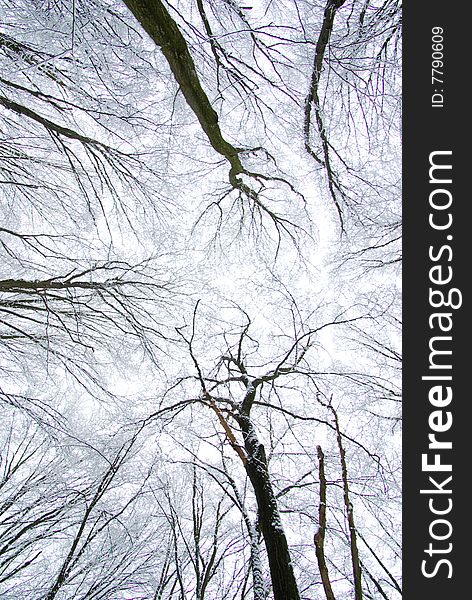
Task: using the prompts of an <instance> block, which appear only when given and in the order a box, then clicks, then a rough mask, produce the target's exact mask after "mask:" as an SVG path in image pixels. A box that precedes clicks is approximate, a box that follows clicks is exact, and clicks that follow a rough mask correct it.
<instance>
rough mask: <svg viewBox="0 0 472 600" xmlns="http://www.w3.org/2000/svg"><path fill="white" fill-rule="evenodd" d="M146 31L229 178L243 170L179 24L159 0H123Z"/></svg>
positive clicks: (236, 151)
mask: <svg viewBox="0 0 472 600" xmlns="http://www.w3.org/2000/svg"><path fill="white" fill-rule="evenodd" d="M124 2H125V4H126V6H127V7H128V8H129V9H130V11H131V12H132V13H133V15H134V17H135V18H136V19H137V20H138V21H139V23H140V25H141V26H142V28H143V29H144V31H145V32H146V33H147V34H148V35H149V36H150V37H151V39H152V40H153V41H154V42H155V43H156V45H157V46H159V48H160V49H161V51H162V53H163V55H164V57H165V58H166V60H167V63H168V64H169V67H170V70H171V71H172V74H173V75H174V77H175V80H176V81H177V83H178V84H179V85H180V88H181V90H182V93H183V95H184V98H185V100H186V101H187V104H188V105H189V106H190V108H191V109H192V111H193V112H194V113H195V115H196V117H197V119H198V121H199V123H200V125H201V127H202V129H203V131H204V132H205V134H206V136H207V138H208V140H209V142H210V144H211V145H212V147H213V148H214V150H216V152H218V153H219V154H221V155H222V156H224V157H225V158H226V159H227V160H228V162H229V163H230V165H231V171H230V179H231V178H233V177H235V176H236V175H238V174H239V173H241V172H242V171H243V167H242V164H241V161H240V158H239V156H238V152H239V151H238V149H237V148H235V147H234V146H233V145H232V144H230V143H229V142H228V141H227V140H225V139H224V137H223V135H222V133H221V129H220V126H219V123H218V115H217V113H216V111H215V110H214V109H213V107H212V105H211V102H210V100H209V98H208V96H207V95H206V92H205V90H204V89H203V87H202V85H201V83H200V79H199V77H198V73H197V70H196V67H195V63H194V61H193V58H192V56H191V54H190V51H189V49H188V45H187V42H186V41H185V38H184V37H183V35H182V33H181V32H180V29H179V27H178V25H177V23H176V22H175V21H174V19H173V18H172V17H171V15H170V14H169V12H168V11H167V9H166V7H165V6H164V4H163V3H162V2H161V1H160V0H124Z"/></svg>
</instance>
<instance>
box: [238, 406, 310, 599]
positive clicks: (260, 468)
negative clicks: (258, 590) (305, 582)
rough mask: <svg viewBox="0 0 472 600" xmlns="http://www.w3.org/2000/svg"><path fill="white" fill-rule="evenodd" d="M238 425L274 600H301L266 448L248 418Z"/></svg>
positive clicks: (243, 417) (245, 417) (242, 419)
mask: <svg viewBox="0 0 472 600" xmlns="http://www.w3.org/2000/svg"><path fill="white" fill-rule="evenodd" d="M237 421H238V423H239V426H240V427H241V430H242V432H243V436H244V446H245V448H246V453H247V457H248V459H247V462H246V465H245V467H246V472H247V474H248V477H249V480H250V481H251V484H252V487H253V490H254V493H255V496H256V501H257V508H258V512H259V526H260V529H261V532H262V536H263V538H264V543H265V547H266V550H267V558H268V560H269V568H270V576H271V580H272V590H273V593H274V600H300V594H299V591H298V586H297V582H296V580H295V575H294V572H293V568H292V562H291V557H290V552H289V549H288V543H287V538H286V536H285V532H284V530H283V527H282V524H281V522H280V517H279V511H278V508H277V499H276V496H275V493H274V490H273V487H272V483H271V481H270V475H269V468H268V464H267V459H266V455H265V451H264V446H263V445H262V444H260V443H259V441H258V439H257V436H256V434H255V431H254V427H253V425H252V423H251V421H250V418H249V416H243V415H239V416H238V417H237Z"/></svg>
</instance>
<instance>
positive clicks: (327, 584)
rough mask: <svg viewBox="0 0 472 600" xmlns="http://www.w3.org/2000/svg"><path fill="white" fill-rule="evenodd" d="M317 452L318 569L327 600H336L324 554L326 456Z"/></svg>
mask: <svg viewBox="0 0 472 600" xmlns="http://www.w3.org/2000/svg"><path fill="white" fill-rule="evenodd" d="M317 452H318V461H319V475H320V508H319V528H318V531H317V532H316V534H315V549H316V558H317V560H318V567H319V569H320V575H321V581H322V582H323V588H324V592H325V596H326V600H335V597H334V594H333V590H332V588H331V581H330V579H329V573H328V566H327V564H326V559H325V554H324V539H325V533H326V476H325V470H324V454H323V450H322V449H321V446H317Z"/></svg>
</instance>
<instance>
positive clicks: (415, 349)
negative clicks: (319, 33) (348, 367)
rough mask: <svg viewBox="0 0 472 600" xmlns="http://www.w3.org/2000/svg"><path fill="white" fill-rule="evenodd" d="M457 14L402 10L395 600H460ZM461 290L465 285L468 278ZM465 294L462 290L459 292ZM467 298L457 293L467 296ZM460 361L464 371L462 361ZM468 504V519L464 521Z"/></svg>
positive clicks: (462, 405)
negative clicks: (399, 524)
mask: <svg viewBox="0 0 472 600" xmlns="http://www.w3.org/2000/svg"><path fill="white" fill-rule="evenodd" d="M469 13H470V7H469V4H468V3H463V4H460V3H459V4H457V3H451V2H438V1H432V2H421V3H420V2H413V1H412V0H410V1H409V2H407V3H406V6H404V11H403V16H404V34H403V40H404V63H403V115H404V117H403V118H404V121H403V131H404V138H403V144H404V146H403V181H404V192H403V194H404V196H403V206H404V212H403V222H404V293H403V298H404V309H403V316H404V334H403V340H404V343H403V350H404V371H403V372H404V409H403V416H404V438H403V444H404V479H403V524H404V541H403V548H404V555H403V556H404V557H403V565H404V567H403V575H404V578H403V580H404V597H405V598H406V599H407V600H412V599H415V600H417V599H418V600H423V599H426V598H427V599H428V600H436V599H437V600H439V599H440V600H449V599H452V598H460V597H463V596H464V594H465V596H468V595H469V593H470V592H467V589H469V587H470V586H469V582H468V580H469V579H470V577H467V578H466V575H469V573H468V571H469V570H470V569H469V568H468V567H467V568H466V565H468V563H469V555H470V546H469V544H468V543H467V542H468V540H469V539H470V536H471V534H472V525H471V523H472V518H471V506H472V504H471V502H470V500H468V498H470V497H471V494H472V492H471V488H472V486H471V481H472V469H471V467H470V457H471V456H472V452H471V446H472V425H471V424H472V421H471V417H470V408H469V407H470V404H471V398H470V390H469V389H468V386H467V384H466V381H465V377H466V373H467V371H470V372H471V373H472V364H471V366H468V367H466V361H468V358H469V355H470V347H469V338H470V330H471V327H470V319H469V315H468V311H469V310H470V308H469V307H470V302H469V301H468V296H467V292H466V281H465V277H466V273H470V272H471V269H470V260H471V250H470V248H471V241H472V231H470V222H471V221H470V217H469V215H470V211H469V205H470V204H471V203H472V198H471V193H470V189H468V187H467V186H466V177H469V179H470V175H472V149H471V147H470V134H471V116H470V115H471V112H472V107H471V102H470V100H469V99H468V96H469V89H470V80H471V72H472V68H471V66H470V65H469V56H470V52H469V51H468V47H469V44H470V39H471V37H472V36H471V33H470V18H469V17H470V14H469ZM469 279H470V277H469ZM469 287H470V286H469ZM467 289H468V288H467ZM468 362H470V361H468ZM466 505H467V510H466Z"/></svg>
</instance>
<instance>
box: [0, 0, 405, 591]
mask: <svg viewBox="0 0 472 600" xmlns="http://www.w3.org/2000/svg"><path fill="white" fill-rule="evenodd" d="M0 16H1V18H0V56H1V60H0V170H1V172H0V253H1V263H0V265H1V266H0V413H1V419H0V423H1V425H0V437H1V445H0V448H1V462H0V596H1V598H3V599H5V600H18V599H19V598H21V599H22V600H23V599H24V600H39V599H44V600H53V599H56V600H66V599H70V600H72V599H74V600H75V599H83V600H85V599H89V600H92V599H93V600H124V599H126V600H138V599H142V600H151V599H153V600H157V599H161V600H173V599H175V600H193V599H194V600H204V599H207V600H219V599H221V600H223V599H234V600H244V599H248V600H249V599H251V600H270V599H273V600H302V599H303V600H318V599H320V600H321V599H326V600H335V599H336V600H343V599H344V600H348V599H350V600H352V599H355V600H361V599H364V598H365V599H375V600H377V599H389V600H394V599H395V598H398V597H399V595H401V538H400V534H401V520H400V517H401V485H400V484H401V439H400V436H401V420H400V419H401V381H400V379H401V378H400V366H401V349H400V329H401V297H400V284H399V278H400V268H401V202H400V198H401V195H400V194H401V191H400V183H401V137H400V125H401V4H400V3H399V2H397V1H396V0H384V1H382V0H379V1H376V0H375V1H373V2H370V1H369V0H352V1H349V0H319V1H318V0H314V1H305V0H247V1H244V0H241V1H238V0H211V1H207V0H175V1H174V0H172V1H170V2H167V1H165V0H122V1H118V0H49V1H46V0H34V1H29V2H26V1H23V0H20V1H15V2H11V1H10V0H0Z"/></svg>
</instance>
